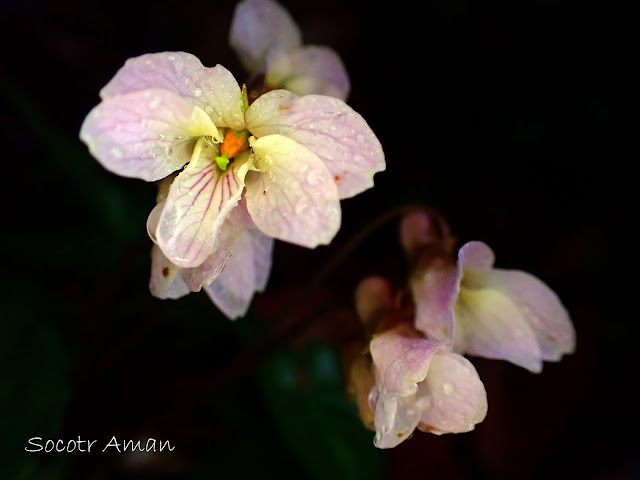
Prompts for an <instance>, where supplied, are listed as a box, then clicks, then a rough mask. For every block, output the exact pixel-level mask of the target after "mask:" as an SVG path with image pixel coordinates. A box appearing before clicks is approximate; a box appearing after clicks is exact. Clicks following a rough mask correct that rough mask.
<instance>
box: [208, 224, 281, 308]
mask: <svg viewBox="0 0 640 480" xmlns="http://www.w3.org/2000/svg"><path fill="white" fill-rule="evenodd" d="M238 228H239V229H240V235H239V236H238V240H237V242H236V243H235V245H234V249H233V253H232V255H231V257H230V258H229V260H228V261H227V263H226V265H225V267H224V270H223V271H222V273H221V274H220V276H219V277H218V278H216V279H215V280H214V281H213V283H211V284H210V285H209V286H207V287H205V291H206V292H207V294H208V295H209V297H210V298H211V300H212V301H213V303H215V304H216V306H217V307H218V308H219V309H220V310H221V311H222V312H223V313H224V314H225V315H226V316H227V317H229V318H230V319H232V320H233V319H235V318H238V317H242V316H244V315H245V314H246V313H247V310H248V309H249V305H250V304H251V300H252V299H253V295H254V294H255V293H256V292H261V291H263V290H264V288H265V287H266V285H267V280H268V278H269V272H270V270H271V255H272V251H273V239H272V238H269V237H267V236H266V235H264V234H263V233H261V232H260V231H258V230H250V229H246V228H242V227H238Z"/></svg>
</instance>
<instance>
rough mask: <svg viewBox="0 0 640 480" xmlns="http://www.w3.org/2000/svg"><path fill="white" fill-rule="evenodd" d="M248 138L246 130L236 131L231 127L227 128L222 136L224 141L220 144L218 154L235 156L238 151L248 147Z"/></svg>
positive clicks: (228, 156)
mask: <svg viewBox="0 0 640 480" xmlns="http://www.w3.org/2000/svg"><path fill="white" fill-rule="evenodd" d="M248 138H249V132H247V131H246V130H245V131H243V132H236V131H234V130H231V129H229V130H227V133H226V134H225V136H224V141H223V142H222V145H221V146H220V154H221V155H226V157H227V158H229V159H231V158H233V157H235V156H236V155H237V154H239V153H240V152H242V151H244V150H246V149H247V148H249V142H248V141H247V139H248Z"/></svg>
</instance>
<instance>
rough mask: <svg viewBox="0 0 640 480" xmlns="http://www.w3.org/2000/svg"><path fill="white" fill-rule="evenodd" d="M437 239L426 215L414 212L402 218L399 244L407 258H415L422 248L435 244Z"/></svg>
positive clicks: (429, 218)
mask: <svg viewBox="0 0 640 480" xmlns="http://www.w3.org/2000/svg"><path fill="white" fill-rule="evenodd" d="M438 239H439V235H438V230H437V228H436V226H435V225H434V224H433V222H432V221H431V217H430V216H429V214H428V213H426V212H423V211H415V212H411V213H408V214H407V215H405V216H404V217H403V218H402V223H401V224H400V243H401V244H402V248H404V251H405V252H406V253H407V255H408V256H409V258H415V257H416V255H417V254H418V253H419V252H420V250H421V249H422V248H423V247H425V246H426V245H430V244H433V243H435V242H436V241H437V240H438Z"/></svg>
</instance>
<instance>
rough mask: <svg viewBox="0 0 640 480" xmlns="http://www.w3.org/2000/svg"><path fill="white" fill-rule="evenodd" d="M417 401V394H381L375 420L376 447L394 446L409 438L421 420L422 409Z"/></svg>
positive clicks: (377, 403)
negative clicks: (416, 403)
mask: <svg viewBox="0 0 640 480" xmlns="http://www.w3.org/2000/svg"><path fill="white" fill-rule="evenodd" d="M415 402H416V397H415V395H410V396H409V397H399V396H396V395H391V394H384V393H381V394H380V395H379V397H378V401H377V402H376V409H375V420H374V425H375V428H376V437H375V440H374V445H375V446H376V447H378V448H393V447H395V446H397V445H399V444H400V443H402V442H403V441H404V440H406V439H407V438H409V436H410V435H411V434H412V433H413V431H414V430H415V428H416V426H417V425H418V422H419V421H420V411H419V410H418V408H417V407H416V405H415Z"/></svg>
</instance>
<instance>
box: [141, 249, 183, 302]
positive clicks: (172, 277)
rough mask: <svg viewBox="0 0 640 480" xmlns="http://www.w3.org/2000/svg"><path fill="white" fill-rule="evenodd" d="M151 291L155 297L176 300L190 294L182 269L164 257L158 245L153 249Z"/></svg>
mask: <svg viewBox="0 0 640 480" xmlns="http://www.w3.org/2000/svg"><path fill="white" fill-rule="evenodd" d="M149 290H151V294H152V295H153V296H154V297H158V298H162V299H167V298H171V299H176V298H180V297H183V296H185V295H187V294H188V293H189V288H188V287H187V285H186V284H185V283H184V280H183V279H182V275H180V269H179V268H178V267H176V266H175V265H174V264H173V263H171V262H170V261H169V259H168V258H167V257H165V256H164V254H163V253H162V250H160V247H158V246H157V245H154V246H153V247H152V249H151V278H150V280H149Z"/></svg>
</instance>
